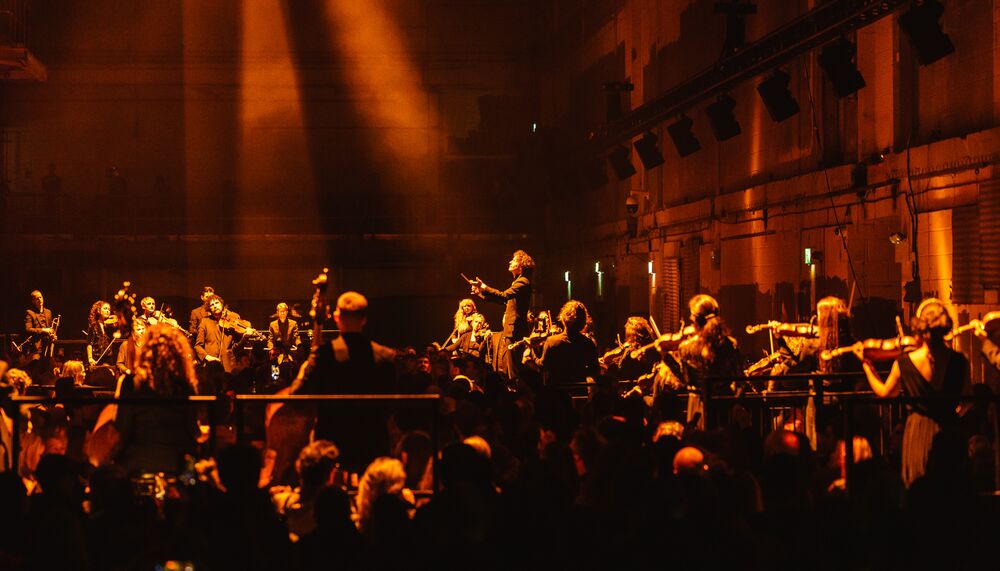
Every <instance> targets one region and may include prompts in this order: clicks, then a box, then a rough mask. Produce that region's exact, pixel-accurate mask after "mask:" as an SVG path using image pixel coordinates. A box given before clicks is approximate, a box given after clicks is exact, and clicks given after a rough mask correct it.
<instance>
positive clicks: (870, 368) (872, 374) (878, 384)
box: [855, 351, 899, 398]
mask: <svg viewBox="0 0 1000 571" xmlns="http://www.w3.org/2000/svg"><path fill="white" fill-rule="evenodd" d="M855 353H857V351H855ZM862 357H863V355H862ZM859 358H861V357H859ZM861 368H862V369H864V371H865V377H867V378H868V384H869V385H871V387H872V392H874V393H875V394H876V395H877V396H879V397H881V398H886V397H894V396H896V395H898V394H899V363H898V362H893V363H892V370H891V371H889V376H888V377H886V379H885V382H883V381H882V378H881V377H880V376H879V374H878V371H876V370H875V365H873V364H872V362H871V361H867V360H865V359H863V358H861Z"/></svg>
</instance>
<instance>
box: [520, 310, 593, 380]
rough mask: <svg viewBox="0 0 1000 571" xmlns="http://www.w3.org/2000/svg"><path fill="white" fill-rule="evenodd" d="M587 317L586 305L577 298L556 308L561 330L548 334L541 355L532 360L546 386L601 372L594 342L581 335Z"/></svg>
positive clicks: (585, 377) (585, 378)
mask: <svg viewBox="0 0 1000 571" xmlns="http://www.w3.org/2000/svg"><path fill="white" fill-rule="evenodd" d="M587 317H588V312H587V307H586V306H585V305H583V304H582V303H580V302H579V301H576V300H570V301H567V302H566V304H565V305H563V306H562V309H560V310H559V321H560V323H562V325H563V331H562V332H560V333H555V334H553V335H549V336H548V338H547V339H546V340H545V344H544V345H542V356H541V357H539V358H538V359H536V360H535V363H536V364H537V365H538V366H539V367H541V369H542V378H543V380H544V382H545V384H546V385H547V386H559V385H561V384H567V383H583V382H587V379H588V378H590V379H595V378H597V376H598V375H599V374H600V368H599V366H598V364H597V345H596V344H595V343H594V341H593V339H591V338H589V337H587V336H586V335H584V334H583V330H584V327H586V325H587Z"/></svg>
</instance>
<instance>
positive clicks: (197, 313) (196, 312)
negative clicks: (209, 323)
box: [188, 305, 211, 336]
mask: <svg viewBox="0 0 1000 571" xmlns="http://www.w3.org/2000/svg"><path fill="white" fill-rule="evenodd" d="M209 315H211V314H210V313H209V311H208V310H207V309H205V306H204V305H199V306H198V307H196V308H194V309H192V310H191V317H190V320H189V322H188V335H191V336H194V335H197V334H198V326H199V325H201V320H202V319H204V318H206V317H208V316H209Z"/></svg>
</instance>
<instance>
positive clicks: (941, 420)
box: [896, 349, 969, 425]
mask: <svg viewBox="0 0 1000 571" xmlns="http://www.w3.org/2000/svg"><path fill="white" fill-rule="evenodd" d="M896 363H897V364H898V365H899V384H900V389H901V390H902V393H903V395H905V396H908V397H937V398H939V400H931V401H927V402H917V403H912V404H910V405H909V408H910V410H911V411H913V412H918V413H920V414H922V415H924V416H926V417H928V418H930V419H932V420H934V421H936V422H937V423H938V424H941V425H945V424H955V423H956V422H958V414H957V413H956V412H955V408H956V407H957V406H958V401H957V400H952V399H940V397H957V396H960V395H961V394H962V393H963V392H965V391H966V389H967V388H968V386H969V361H968V360H967V359H966V358H965V355H963V354H961V353H959V352H958V351H953V350H951V349H944V351H943V352H942V355H941V356H939V357H937V363H936V364H935V366H934V376H933V377H932V378H931V380H930V381H928V380H927V379H925V378H924V377H923V375H921V374H920V371H919V370H917V366H916V365H914V364H913V361H911V360H910V356H909V355H906V354H904V355H901V356H900V357H899V358H898V359H896Z"/></svg>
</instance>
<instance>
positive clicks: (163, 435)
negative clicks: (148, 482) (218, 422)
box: [115, 325, 200, 474]
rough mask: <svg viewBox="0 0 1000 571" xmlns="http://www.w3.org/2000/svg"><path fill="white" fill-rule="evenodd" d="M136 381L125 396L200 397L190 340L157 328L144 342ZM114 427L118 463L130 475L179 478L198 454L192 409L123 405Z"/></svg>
mask: <svg viewBox="0 0 1000 571" xmlns="http://www.w3.org/2000/svg"><path fill="white" fill-rule="evenodd" d="M131 367H132V371H133V372H132V375H131V376H127V377H126V378H125V379H124V380H123V381H122V386H121V396H122V397H129V398H142V399H151V400H152V399H158V398H176V397H188V396H193V395H195V394H197V392H198V381H197V378H196V377H195V373H194V364H193V362H192V361H191V345H190V344H189V343H188V340H187V337H185V336H184V334H183V333H182V332H180V331H178V330H177V329H176V328H174V327H172V326H170V325H153V326H152V327H150V328H149V329H148V330H147V331H146V333H145V334H144V336H143V342H142V345H141V346H140V347H139V349H138V351H137V353H136V356H135V362H134V363H133V364H132V366H131ZM115 425H116V427H117V428H118V432H119V433H120V435H121V440H120V445H121V448H120V450H121V451H120V452H119V453H118V456H117V458H116V459H115V463H116V464H118V465H120V466H122V467H124V468H125V469H126V470H127V471H129V472H131V473H139V472H165V473H168V474H170V473H174V474H175V473H177V472H178V469H179V468H180V467H181V466H182V464H181V462H182V461H183V459H184V455H185V454H192V453H194V451H195V447H196V444H197V439H198V436H199V435H200V430H199V428H198V420H197V413H196V410H195V409H194V407H193V406H191V405H160V406H156V405H146V404H122V405H120V406H119V408H118V414H117V417H116V419H115Z"/></svg>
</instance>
